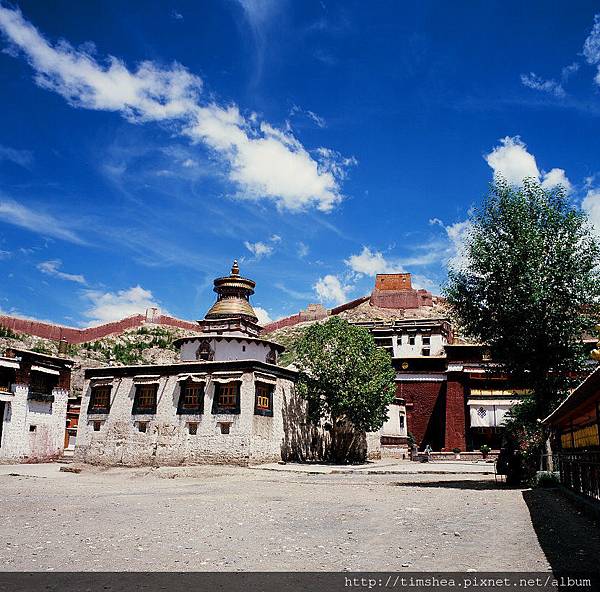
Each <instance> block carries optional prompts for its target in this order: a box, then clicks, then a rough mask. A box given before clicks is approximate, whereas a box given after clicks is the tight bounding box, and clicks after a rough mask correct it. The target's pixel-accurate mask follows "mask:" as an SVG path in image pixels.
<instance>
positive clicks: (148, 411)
mask: <svg viewBox="0 0 600 592" xmlns="http://www.w3.org/2000/svg"><path fill="white" fill-rule="evenodd" d="M143 386H153V387H154V407H151V408H148V409H140V408H139V406H138V403H139V401H138V389H139V388H140V387H143ZM134 387H135V393H134V395H133V407H132V409H131V415H156V408H157V406H158V383H157V382H137V383H134Z"/></svg>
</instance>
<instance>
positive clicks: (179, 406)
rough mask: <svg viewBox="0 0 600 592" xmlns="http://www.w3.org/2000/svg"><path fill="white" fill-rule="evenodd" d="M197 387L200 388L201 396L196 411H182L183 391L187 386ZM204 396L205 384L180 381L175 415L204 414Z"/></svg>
mask: <svg viewBox="0 0 600 592" xmlns="http://www.w3.org/2000/svg"><path fill="white" fill-rule="evenodd" d="M191 385H198V386H200V387H201V388H202V394H201V395H200V401H199V403H198V407H197V408H196V409H184V408H183V400H184V397H183V395H184V391H185V389H186V388H187V387H188V386H191ZM205 394H206V382H204V381H202V382H193V381H190V380H189V379H187V380H182V381H181V382H180V383H179V399H178V400H177V415H203V414H204V396H205Z"/></svg>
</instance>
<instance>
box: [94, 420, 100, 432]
mask: <svg viewBox="0 0 600 592" xmlns="http://www.w3.org/2000/svg"><path fill="white" fill-rule="evenodd" d="M101 425H102V422H101V421H95V422H94V431H95V432H99V431H100V426H101Z"/></svg>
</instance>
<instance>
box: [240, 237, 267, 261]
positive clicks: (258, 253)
mask: <svg viewBox="0 0 600 592" xmlns="http://www.w3.org/2000/svg"><path fill="white" fill-rule="evenodd" d="M244 246H245V247H246V248H247V249H248V250H249V251H250V252H251V253H252V254H253V255H254V256H255V257H256V259H260V258H261V257H268V256H269V255H271V254H272V253H273V247H272V246H271V245H267V244H266V243H263V242H260V241H258V242H256V243H251V242H248V241H245V242H244Z"/></svg>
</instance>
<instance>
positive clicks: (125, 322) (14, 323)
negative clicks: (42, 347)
mask: <svg viewBox="0 0 600 592" xmlns="http://www.w3.org/2000/svg"><path fill="white" fill-rule="evenodd" d="M146 322H147V321H146V315H141V314H139V315H134V316H131V317H127V318H125V319H121V320H120V321H115V322H113V323H105V324H104V325H98V326H97V327H88V328H86V329H75V328H73V327H64V326H62V325H54V324H52V323H42V322H40V321H29V320H26V319H19V318H17V317H9V316H6V315H0V325H1V326H3V327H6V328H7V329H11V330H12V331H15V332H16V333H25V334H27V335H34V336H35V337H42V338H44V339H52V340H53V341H60V340H61V339H64V340H66V341H67V342H68V343H85V342H86V341H94V340H95V339H101V338H102V337H106V336H107V335H114V334H118V333H122V332H123V331H125V330H126V329H133V328H135V327H141V326H142V325H145V324H146ZM152 323H153V324H156V325H167V326H170V327H178V328H180V329H190V330H195V331H197V330H198V324H197V323H194V322H190V321H182V320H181V319H176V318H174V317H170V316H168V315H157V316H155V317H154V318H153V319H152Z"/></svg>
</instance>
